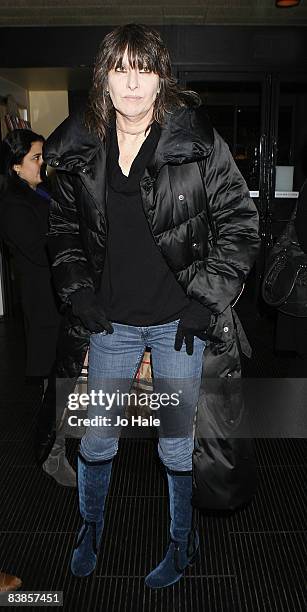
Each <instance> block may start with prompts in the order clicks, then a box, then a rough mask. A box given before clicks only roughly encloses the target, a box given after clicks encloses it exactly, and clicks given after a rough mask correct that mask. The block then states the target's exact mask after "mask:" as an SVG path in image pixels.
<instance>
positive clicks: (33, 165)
mask: <svg viewBox="0 0 307 612" xmlns="http://www.w3.org/2000/svg"><path fill="white" fill-rule="evenodd" d="M42 149H43V143H42V142H41V141H39V140H38V141H37V142H32V144H31V149H30V151H29V152H28V153H27V154H26V155H25V156H24V158H23V160H22V162H21V163H20V164H15V165H14V166H13V169H14V170H15V172H17V174H18V176H19V177H20V178H22V179H24V181H26V182H27V183H28V185H30V187H32V189H36V187H37V185H38V184H39V183H41V182H42V179H41V175H40V170H41V165H42V163H43V157H42Z"/></svg>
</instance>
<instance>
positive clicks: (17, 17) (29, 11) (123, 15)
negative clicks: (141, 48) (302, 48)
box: [0, 0, 307, 26]
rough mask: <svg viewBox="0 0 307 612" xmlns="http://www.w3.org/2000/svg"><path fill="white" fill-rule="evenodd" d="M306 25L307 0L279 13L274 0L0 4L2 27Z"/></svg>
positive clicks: (29, 0) (22, 0) (16, 0)
mask: <svg viewBox="0 0 307 612" xmlns="http://www.w3.org/2000/svg"><path fill="white" fill-rule="evenodd" d="M130 22H138V23H147V24H154V25H172V24H174V25H175V24H181V25H183V24H195V25H203V24H207V25H222V24H224V25H242V24H244V25H306V24H307V2H306V0H301V2H300V5H299V6H297V7H294V8H286V9H278V8H276V7H275V0H131V2H129V1H126V2H125V0H0V26H27V25H28V26H30V25H44V26H60V25H63V26H64V25H65V26H69V25H75V26H82V25H87V26H88V25H117V24H123V23H130Z"/></svg>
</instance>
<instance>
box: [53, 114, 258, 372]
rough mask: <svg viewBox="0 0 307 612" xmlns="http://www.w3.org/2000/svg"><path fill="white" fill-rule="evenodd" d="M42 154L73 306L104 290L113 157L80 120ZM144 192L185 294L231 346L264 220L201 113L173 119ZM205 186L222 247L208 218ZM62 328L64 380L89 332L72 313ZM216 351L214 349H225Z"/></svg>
mask: <svg viewBox="0 0 307 612" xmlns="http://www.w3.org/2000/svg"><path fill="white" fill-rule="evenodd" d="M44 157H45V160H46V161H47V162H48V164H49V165H51V166H53V167H55V168H56V169H57V172H56V178H55V185H54V193H53V196H54V200H53V203H52V206H51V216H50V235H49V248H50V252H51V257H52V259H53V272H54V281H55V285H56V287H57V290H58V293H59V295H60V297H61V299H62V300H63V301H64V302H66V303H67V304H69V296H70V294H71V293H72V292H74V291H76V290H77V289H78V288H80V287H91V288H93V289H97V288H98V286H99V281H100V278H101V273H102V269H103V265H104V258H105V248H106V242H107V232H108V225H107V218H106V173H105V168H106V153H105V148H104V146H103V145H102V144H101V143H100V142H99V140H98V139H97V138H96V137H95V136H94V135H91V134H89V133H88V131H87V130H86V128H85V127H84V125H83V123H82V120H81V118H80V116H79V117H78V116H75V117H72V118H68V119H67V120H65V121H64V122H63V123H62V124H61V125H60V126H59V127H58V128H57V129H56V130H55V132H54V133H53V134H52V135H51V136H50V138H49V139H48V141H47V143H46V145H45V150H44ZM201 160H203V164H204V176H203V179H204V180H203V181H202V177H201V172H200V167H199V163H198V162H200V161H201ZM140 186H141V195H142V200H143V206H144V211H145V214H146V217H147V219H148V223H149V226H150V228H151V231H152V234H153V236H154V239H155V241H156V244H157V246H158V248H159V249H161V252H162V254H163V256H164V258H165V260H166V261H167V263H168V265H169V267H170V268H171V270H172V271H173V273H174V274H175V276H176V278H177V280H178V282H179V283H180V284H181V286H182V287H183V288H184V290H185V291H186V293H187V295H189V296H190V297H193V298H194V299H196V300H199V301H200V302H201V303H202V304H204V305H205V306H208V307H209V308H210V309H211V310H212V312H213V313H214V314H215V315H216V317H215V319H214V321H213V320H212V323H213V322H215V328H214V329H212V331H213V332H214V331H216V332H217V333H218V334H219V337H220V340H221V346H222V345H223V346H226V345H229V342H231V343H232V344H233V342H235V337H234V333H232V332H233V330H234V327H233V324H232V323H233V322H232V316H231V314H230V309H229V305H230V303H231V302H232V301H233V300H234V299H235V298H236V296H237V295H238V294H239V292H240V290H241V288H242V284H243V283H244V280H245V278H246V276H247V274H248V272H249V270H250V268H251V265H252V263H253V261H254V259H255V257H256V254H257V250H258V246H259V237H258V232H257V230H258V215H257V211H256V207H255V205H254V203H253V201H252V200H251V199H250V197H249V192H248V188H247V186H246V183H245V181H244V179H243V178H242V176H241V174H240V172H239V171H238V169H237V167H236V165H235V163H234V161H233V158H232V156H231V154H230V152H229V149H228V146H227V145H226V144H225V142H224V141H223V139H222V138H221V137H220V136H219V134H218V133H217V132H216V131H215V130H213V129H212V127H211V126H210V124H209V122H208V119H207V117H206V114H205V112H204V109H203V107H198V108H181V109H178V110H175V111H174V112H173V113H171V114H169V115H167V119H166V122H165V125H164V126H163V128H162V131H161V136H160V140H159V143H158V146H157V149H156V152H155V155H154V158H153V159H152V160H151V163H150V165H149V166H148V167H147V169H146V170H145V173H144V176H143V178H142V180H141V183H140ZM204 186H205V190H206V195H207V198H208V204H209V207H210V211H211V215H212V220H213V224H214V228H215V232H216V236H217V242H216V244H213V241H212V235H211V232H210V229H209V226H208V222H207V218H206V212H205V206H204V197H205V196H204ZM225 321H226V322H227V321H228V324H226V323H225ZM65 325H66V331H67V338H68V339H70V342H68V343H67V344H66V346H64V347H63V355H62V357H63V361H62V363H63V369H62V374H64V375H69V374H76V373H77V372H78V370H79V369H80V367H81V364H82V360H83V357H84V353H85V351H86V347H87V344H88V334H87V332H86V331H85V330H84V329H82V326H81V325H80V323H79V322H78V321H77V320H74V319H73V318H72V316H71V313H70V309H69V308H68V309H67V317H66V323H65ZM223 330H224V331H223ZM225 330H227V331H226V332H225ZM227 334H228V335H227ZM225 343H226V344H225ZM217 346H218V345H215V347H214V350H215V351H216V350H219V351H221V350H222V349H221V346H220V348H219V349H218V348H217ZM222 352H223V351H222ZM237 370H238V367H237Z"/></svg>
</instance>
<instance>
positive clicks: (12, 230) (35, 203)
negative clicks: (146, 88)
mask: <svg viewBox="0 0 307 612" xmlns="http://www.w3.org/2000/svg"><path fill="white" fill-rule="evenodd" d="M48 213H49V202H48V201H47V200H46V199H45V198H43V197H42V196H40V195H38V194H37V193H36V191H34V190H33V189H31V188H30V187H29V186H28V185H27V184H26V183H25V182H24V181H22V180H20V179H18V178H15V179H10V180H9V181H8V184H7V187H6V189H5V190H4V193H2V196H1V200H0V235H1V238H2V239H3V240H4V241H5V242H6V243H7V244H8V245H9V247H10V248H11V250H12V252H13V255H14V260H15V265H16V271H17V272H18V276H19V283H20V294H21V302H22V309H23V314H24V321H25V332H26V348H27V362H26V375H27V376H48V375H49V373H50V370H51V367H52V366H53V363H54V361H55V357H56V343H57V334H58V325H59V314H58V310H57V307H56V302H55V299H56V298H55V292H54V290H53V286H52V281H51V272H50V263H49V260H48V256H47V249H46V234H47V232H48Z"/></svg>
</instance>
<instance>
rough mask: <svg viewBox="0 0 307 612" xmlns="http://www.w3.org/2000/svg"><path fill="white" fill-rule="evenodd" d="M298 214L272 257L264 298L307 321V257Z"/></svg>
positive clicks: (268, 302) (291, 221)
mask: <svg viewBox="0 0 307 612" xmlns="http://www.w3.org/2000/svg"><path fill="white" fill-rule="evenodd" d="M296 210H297V206H296V207H295V210H294V213H293V215H292V217H291V219H290V221H288V223H287V225H286V227H285V229H284V231H283V232H282V234H281V235H280V237H279V238H278V240H277V242H276V243H275V245H274V246H273V248H272V250H271V252H270V254H269V258H268V262H267V266H266V272H265V275H264V278H263V282H262V297H263V299H264V301H265V302H266V304H268V305H269V306H274V307H276V308H277V309H278V310H279V311H280V312H283V313H285V314H288V315H292V316H293V317H307V254H306V253H304V251H303V250H302V248H301V246H300V244H299V241H298V238H297V234H296V230H295V224H294V221H295V215H296Z"/></svg>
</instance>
